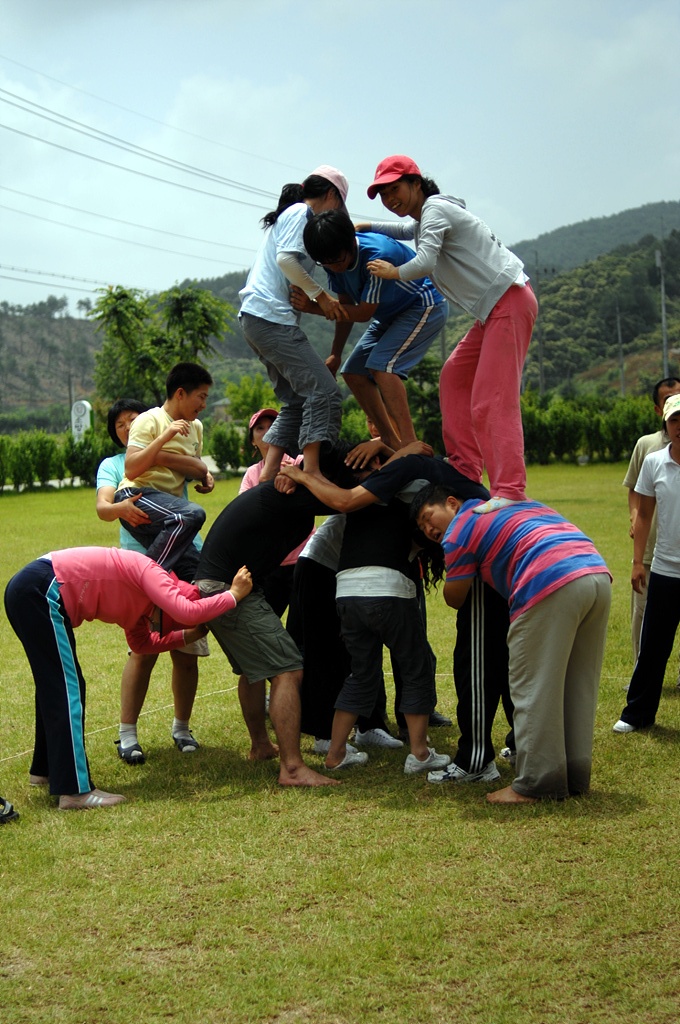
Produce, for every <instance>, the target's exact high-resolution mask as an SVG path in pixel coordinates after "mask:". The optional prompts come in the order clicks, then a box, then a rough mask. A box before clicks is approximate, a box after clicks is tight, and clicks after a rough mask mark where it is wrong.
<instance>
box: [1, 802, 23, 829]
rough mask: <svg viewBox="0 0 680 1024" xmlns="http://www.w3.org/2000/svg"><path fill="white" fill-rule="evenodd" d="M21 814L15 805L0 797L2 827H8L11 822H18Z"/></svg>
mask: <svg viewBox="0 0 680 1024" xmlns="http://www.w3.org/2000/svg"><path fill="white" fill-rule="evenodd" d="M18 817H19V812H18V811H15V810H14V805H13V804H11V803H10V802H9V800H5V799H4V798H3V797H1V796H0V825H6V824H7V822H9V821H16V820H17V818H18Z"/></svg>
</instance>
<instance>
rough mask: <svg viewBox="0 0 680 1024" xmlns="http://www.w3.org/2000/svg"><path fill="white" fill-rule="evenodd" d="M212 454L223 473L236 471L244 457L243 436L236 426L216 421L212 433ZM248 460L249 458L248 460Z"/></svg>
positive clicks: (210, 446)
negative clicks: (228, 425)
mask: <svg viewBox="0 0 680 1024" xmlns="http://www.w3.org/2000/svg"><path fill="white" fill-rule="evenodd" d="M209 448H210V454H211V455H212V457H213V459H214V460H215V462H216V463H217V465H218V466H219V468H220V470H221V471H222V472H223V473H226V472H228V471H229V469H231V470H233V471H234V472H236V471H237V470H238V468H239V466H240V465H241V462H242V459H243V451H242V448H243V438H242V436H241V433H240V431H239V430H237V428H236V427H227V426H226V425H225V424H224V423H216V424H215V426H214V427H213V429H212V432H211V434H210V445H209ZM246 461H247V460H246Z"/></svg>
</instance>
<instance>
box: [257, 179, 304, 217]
mask: <svg viewBox="0 0 680 1024" xmlns="http://www.w3.org/2000/svg"><path fill="white" fill-rule="evenodd" d="M303 199H304V191H303V187H302V185H298V183H297V182H293V183H292V184H289V185H284V186H283V188H282V189H281V195H280V196H279V204H278V206H277V207H276V209H275V210H271V211H270V212H269V213H266V214H265V215H264V217H263V218H262V220H261V221H260V223H261V224H262V227H263V228H270V227H272V226H273V225H274V224H276V222H277V220H278V219H279V217H280V216H281V214H282V213H283V211H284V210H287V209H288V207H289V206H293V205H294V204H295V203H301V202H302V200H303Z"/></svg>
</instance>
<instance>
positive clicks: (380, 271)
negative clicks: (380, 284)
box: [366, 206, 451, 281]
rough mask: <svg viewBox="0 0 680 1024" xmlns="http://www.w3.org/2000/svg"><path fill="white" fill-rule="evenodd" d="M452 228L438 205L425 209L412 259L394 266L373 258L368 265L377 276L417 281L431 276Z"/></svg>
mask: <svg viewBox="0 0 680 1024" xmlns="http://www.w3.org/2000/svg"><path fill="white" fill-rule="evenodd" d="M450 229H451V225H450V224H449V223H448V221H447V220H446V218H445V217H444V216H443V214H442V212H441V210H440V209H439V208H438V207H436V206H434V207H432V208H430V209H424V210H423V215H422V219H421V221H420V232H419V235H418V248H417V250H416V254H415V256H414V258H413V259H412V260H409V261H408V263H402V264H401V266H399V267H393V266H392V264H391V263H386V262H385V260H371V261H370V262H369V263H367V264H366V266H367V267H368V269H369V270H370V271H371V273H372V274H375V275H376V276H377V277H385V278H397V277H398V278H400V279H401V280H402V281H415V280H416V279H417V278H419V277H427V276H431V275H432V273H433V271H434V269H435V267H436V265H437V260H438V259H439V255H440V253H441V250H442V246H443V244H444V239H445V237H446V233H447V231H449V230H450ZM388 268H389V269H388Z"/></svg>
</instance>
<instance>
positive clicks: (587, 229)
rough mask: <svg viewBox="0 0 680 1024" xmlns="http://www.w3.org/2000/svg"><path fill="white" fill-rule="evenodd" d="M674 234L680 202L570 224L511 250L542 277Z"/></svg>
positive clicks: (679, 224) (678, 223) (679, 218)
mask: <svg viewBox="0 0 680 1024" xmlns="http://www.w3.org/2000/svg"><path fill="white" fill-rule="evenodd" d="M671 231H680V202H670V203H647V205H646V206H638V207H636V209H634V210H624V211H623V212H622V213H615V214H613V215H612V216H611V217H594V218H592V219H591V220H584V221H581V222H580V223H578V224H569V225H568V226H567V227H563V228H557V229H556V230H555V231H549V232H547V233H546V234H544V235H539V236H538V238H534V239H533V240H530V241H522V242H516V243H515V244H514V245H511V246H510V248H511V249H512V251H513V252H515V253H517V255H518V256H519V258H520V259H521V260H522V262H523V263H524V265H525V267H526V268H527V273H528V274H529V275H530V276H531V277H535V276H536V270H537V268H538V271H539V273H540V274H543V273H545V272H546V271H547V273H549V274H555V273H558V272H560V271H563V270H571V269H572V268H573V267H580V266H581V264H583V263H586V262H588V260H594V259H596V258H597V257H598V256H602V255H603V254H604V253H608V252H612V250H614V249H618V248H619V247H620V246H622V245H634V244H635V243H636V242H638V241H639V240H640V239H641V238H643V237H644V236H645V235H652V236H653V237H654V238H666V237H667V236H668V235H669V234H670V233H671Z"/></svg>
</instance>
